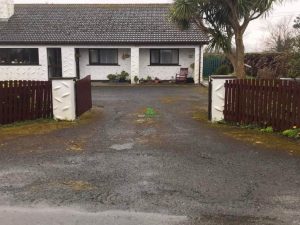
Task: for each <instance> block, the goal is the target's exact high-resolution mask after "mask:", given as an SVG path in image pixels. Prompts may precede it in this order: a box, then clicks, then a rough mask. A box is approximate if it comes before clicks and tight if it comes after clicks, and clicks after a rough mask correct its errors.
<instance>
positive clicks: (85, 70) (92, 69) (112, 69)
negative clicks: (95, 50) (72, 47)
mask: <svg viewBox="0 0 300 225" xmlns="http://www.w3.org/2000/svg"><path fill="white" fill-rule="evenodd" d="M123 54H128V55H130V54H131V53H130V49H128V48H127V49H125V48H121V49H119V51H118V63H119V65H118V66H102V65H101V66H97V65H89V50H88V49H80V60H79V65H80V77H82V78H83V77H85V76H87V75H91V77H92V80H107V75H108V74H115V73H121V72H122V71H123V70H124V71H126V72H128V73H129V74H130V70H131V69H130V62H131V60H130V57H129V58H126V59H123Z"/></svg>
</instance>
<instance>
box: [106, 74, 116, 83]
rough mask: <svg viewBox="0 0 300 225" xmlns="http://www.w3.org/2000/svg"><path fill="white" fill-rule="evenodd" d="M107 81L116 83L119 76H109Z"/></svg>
mask: <svg viewBox="0 0 300 225" xmlns="http://www.w3.org/2000/svg"><path fill="white" fill-rule="evenodd" d="M107 79H109V80H110V81H116V80H117V75H116V74H109V75H108V76H107Z"/></svg>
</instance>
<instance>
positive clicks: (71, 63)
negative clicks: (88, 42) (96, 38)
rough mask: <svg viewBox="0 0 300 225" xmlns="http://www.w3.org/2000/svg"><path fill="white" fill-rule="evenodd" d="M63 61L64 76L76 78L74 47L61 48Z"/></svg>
mask: <svg viewBox="0 0 300 225" xmlns="http://www.w3.org/2000/svg"><path fill="white" fill-rule="evenodd" d="M61 61H62V76H63V77H76V61H75V48H74V47H62V48H61Z"/></svg>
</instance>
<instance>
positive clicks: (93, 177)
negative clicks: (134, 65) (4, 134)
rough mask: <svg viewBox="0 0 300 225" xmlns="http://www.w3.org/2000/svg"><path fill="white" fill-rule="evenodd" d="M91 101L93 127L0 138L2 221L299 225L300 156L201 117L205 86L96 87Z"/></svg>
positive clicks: (204, 101) (14, 222)
mask: <svg viewBox="0 0 300 225" xmlns="http://www.w3.org/2000/svg"><path fill="white" fill-rule="evenodd" d="M93 101H94V106H95V107H96V108H97V110H98V111H97V112H98V116H97V117H96V118H95V119H94V120H93V121H92V122H91V123H87V124H84V125H81V126H78V127H73V128H66V129H62V130H57V131H54V132H51V133H49V134H42V135H37V136H33V135H31V136H26V137H21V138H18V139H11V140H7V141H4V142H1V141H0V224H4V225H6V224H7V225H10V224H14V225H18V224H20V225H21V224H22V225H24V224H28V225H29V224H30V225H35V224H43V225H47V224H51V225H52V224H64V225H65V224H99V225H106V224H110V225H114V224H115V225H116V224H125V225H127V224H128V225H144V224H145V225H150V224H151V225H152V224H153V225H154V224H155V225H160V224H171V225H173V224H189V225H190V224H194V225H198V224H199V225H200V224H205V225H206V224H209V225H217V224H218V225H219V224H226V225H229V224H230V225H231V224H247V225H250V224H251V225H252V224H275V225H276V224H300V157H299V156H292V155H289V154H287V153H286V152H280V151H272V149H265V148H264V147H263V146H261V147H258V146H253V145H252V144H249V143H245V142H241V141H237V140H234V139H232V138H230V137H227V136H224V135H223V134H222V132H220V131H218V129H216V128H214V127H210V126H209V125H207V124H206V123H204V122H201V121H198V120H195V118H194V117H195V116H194V115H195V113H197V112H201V111H203V110H204V109H206V107H207V91H206V90H205V89H204V88H199V87H194V86H170V87H168V86H166V87H160V86H154V87H148V86H144V87H122V86H120V87H95V88H94V89H93ZM149 107H150V108H151V110H154V111H155V113H154V115H150V116H145V114H144V113H145V111H146V110H147V108H149Z"/></svg>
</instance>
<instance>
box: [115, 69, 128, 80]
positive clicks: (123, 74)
mask: <svg viewBox="0 0 300 225" xmlns="http://www.w3.org/2000/svg"><path fill="white" fill-rule="evenodd" d="M128 77H129V73H127V72H126V71H124V70H123V71H122V72H121V73H120V74H117V79H118V80H119V82H125V81H126V80H127V78H128Z"/></svg>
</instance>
